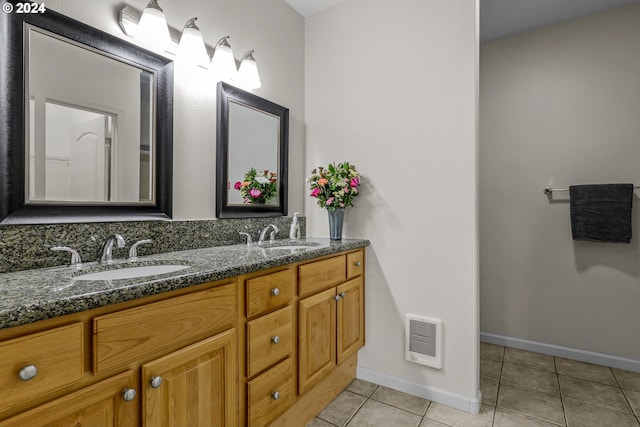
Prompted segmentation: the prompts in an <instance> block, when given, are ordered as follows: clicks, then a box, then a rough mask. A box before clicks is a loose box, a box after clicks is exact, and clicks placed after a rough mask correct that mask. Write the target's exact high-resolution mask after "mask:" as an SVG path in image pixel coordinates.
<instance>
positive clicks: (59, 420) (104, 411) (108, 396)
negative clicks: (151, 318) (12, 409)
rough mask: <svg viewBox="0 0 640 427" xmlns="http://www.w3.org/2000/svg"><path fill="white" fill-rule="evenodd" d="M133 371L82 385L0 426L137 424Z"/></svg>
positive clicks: (113, 426)
mask: <svg viewBox="0 0 640 427" xmlns="http://www.w3.org/2000/svg"><path fill="white" fill-rule="evenodd" d="M136 385H137V380H136V373H135V371H128V372H124V373H122V374H120V375H116V376H115V377H112V378H109V379H107V380H104V381H101V382H99V383H97V384H94V385H91V386H88V387H85V388H83V389H81V390H79V391H76V392H74V393H71V394H69V395H67V396H64V397H61V398H60V399H56V400H54V401H52V402H49V403H46V404H44V405H41V406H38V407H36V408H34V409H31V410H29V411H27V412H23V413H22V414H19V415H16V416H15V417H12V418H9V419H7V420H4V421H0V426H1V427H25V426H29V427H40V426H47V427H68V426H83V427H130V426H136V425H138V398H137V397H136V394H135V393H132V392H131V391H129V395H127V399H129V400H125V397H124V392H125V391H126V390H135V389H136Z"/></svg>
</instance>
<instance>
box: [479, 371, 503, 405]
mask: <svg viewBox="0 0 640 427" xmlns="http://www.w3.org/2000/svg"><path fill="white" fill-rule="evenodd" d="M498 383H499V380H498V379H497V378H489V377H480V391H481V392H482V403H486V404H487V405H491V406H496V401H497V400H498Z"/></svg>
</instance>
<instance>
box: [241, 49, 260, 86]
mask: <svg viewBox="0 0 640 427" xmlns="http://www.w3.org/2000/svg"><path fill="white" fill-rule="evenodd" d="M253 52H254V51H253V50H250V51H249V52H247V53H245V54H244V55H242V59H241V60H240V69H239V70H238V83H239V84H240V85H241V86H243V87H245V88H247V89H257V88H259V87H261V86H262V82H261V81H260V74H259V73H258V64H256V59H255V58H254V57H253Z"/></svg>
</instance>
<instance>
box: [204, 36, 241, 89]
mask: <svg viewBox="0 0 640 427" xmlns="http://www.w3.org/2000/svg"><path fill="white" fill-rule="evenodd" d="M227 38H228V36H227V37H223V38H222V39H220V41H218V44H216V49H215V50H214V51H213V58H211V67H209V68H210V69H211V71H212V72H213V75H214V78H215V79H216V81H225V82H232V81H234V80H235V79H236V75H237V73H238V72H237V70H236V60H235V58H234V57H233V50H231V46H229V43H227V40H226V39H227Z"/></svg>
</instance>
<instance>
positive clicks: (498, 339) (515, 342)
mask: <svg viewBox="0 0 640 427" xmlns="http://www.w3.org/2000/svg"><path fill="white" fill-rule="evenodd" d="M480 341H481V342H486V343H490V344H497V345H504V346H506V347H513V348H517V349H520V350H527V351H532V352H535V353H542V354H548V355H549V356H558V357H564V358H566V359H573V360H579V361H580V362H586V363H593V364H595V365H602V366H609V367H611V368H618V369H624V370H627V371H633V372H640V360H635V359H626V358H624V357H618V356H612V355H610V354H603V353H595V352H592V351H586V350H579V349H576V348H569V347H562V346H559V345H553V344H545V343H542V342H536V341H528V340H523V339H520V338H511V337H505V336H502V335H495V334H489V333H486V332H480Z"/></svg>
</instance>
